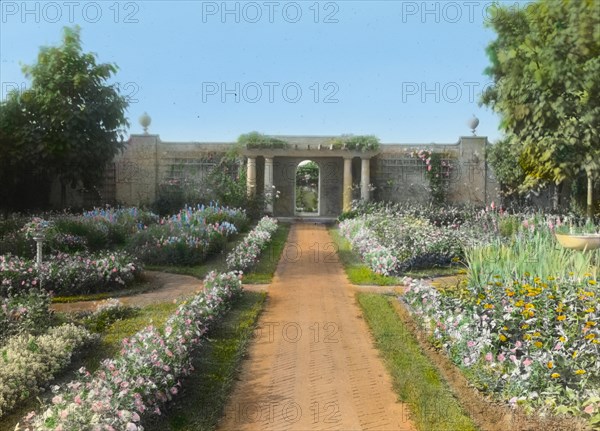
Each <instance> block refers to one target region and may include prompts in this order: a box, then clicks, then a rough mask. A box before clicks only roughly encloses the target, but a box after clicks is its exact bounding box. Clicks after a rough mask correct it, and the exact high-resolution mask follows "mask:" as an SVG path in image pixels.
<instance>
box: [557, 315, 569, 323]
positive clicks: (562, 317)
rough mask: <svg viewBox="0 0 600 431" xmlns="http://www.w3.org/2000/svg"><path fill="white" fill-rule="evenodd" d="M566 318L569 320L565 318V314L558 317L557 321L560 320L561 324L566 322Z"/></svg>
mask: <svg viewBox="0 0 600 431" xmlns="http://www.w3.org/2000/svg"><path fill="white" fill-rule="evenodd" d="M566 318H567V316H565V315H564V314H561V315H560V316H558V317H557V318H556V320H559V321H561V322H562V321H563V320H565V319H566Z"/></svg>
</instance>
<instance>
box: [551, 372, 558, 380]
mask: <svg viewBox="0 0 600 431" xmlns="http://www.w3.org/2000/svg"><path fill="white" fill-rule="evenodd" d="M550 377H552V378H553V379H558V378H559V377H560V374H558V373H552V374H551V375H550Z"/></svg>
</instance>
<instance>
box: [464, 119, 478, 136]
mask: <svg viewBox="0 0 600 431" xmlns="http://www.w3.org/2000/svg"><path fill="white" fill-rule="evenodd" d="M467 124H468V125H469V128H470V129H471V132H473V136H476V134H475V129H476V128H477V126H479V118H477V117H476V116H475V114H473V117H472V118H471V119H470V120H469V122H468V123H467Z"/></svg>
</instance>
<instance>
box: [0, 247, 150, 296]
mask: <svg viewBox="0 0 600 431" xmlns="http://www.w3.org/2000/svg"><path fill="white" fill-rule="evenodd" d="M140 272H141V267H140V266H138V265H137V263H135V260H134V259H133V258H132V257H131V256H130V255H128V254H127V253H124V252H114V253H111V252H105V253H99V254H95V255H88V254H74V255H68V254H64V253H60V254H57V255H54V256H49V257H47V260H46V261H45V262H43V263H42V264H41V266H39V267H38V266H37V265H36V264H35V262H34V261H32V260H27V259H21V258H19V257H14V256H10V255H9V256H0V281H1V283H0V296H1V297H7V296H10V295H15V294H21V293H23V292H25V291H28V290H30V289H37V288H39V287H40V284H41V286H42V287H43V289H44V290H46V291H52V292H54V293H55V294H61V295H66V294H85V293H91V292H99V291H103V292H106V291H110V290H115V289H119V288H123V286H126V285H127V284H129V283H131V282H133V281H134V279H135V278H136V276H138V275H139V274H140Z"/></svg>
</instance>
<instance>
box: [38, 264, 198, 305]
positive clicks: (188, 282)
mask: <svg viewBox="0 0 600 431" xmlns="http://www.w3.org/2000/svg"><path fill="white" fill-rule="evenodd" d="M145 275H146V276H147V277H148V278H149V279H150V280H151V282H152V283H155V284H158V285H160V286H162V287H159V288H158V289H155V290H152V291H150V292H146V293H139V294H136V295H131V296H122V297H119V298H118V299H119V301H121V302H122V303H123V304H125V305H130V306H138V307H144V306H146V305H150V304H158V303H161V302H171V301H173V300H174V299H179V298H181V297H184V296H188V295H192V294H194V293H195V292H197V291H200V290H202V281H200V280H198V279H197V278H194V277H191V276H189V275H180V274H168V273H166V272H157V271H145ZM101 302H103V300H99V301H81V302H70V303H64V304H52V305H51V306H50V309H51V310H54V311H57V312H72V311H88V310H95V309H96V307H97V306H98V304H100V303H101Z"/></svg>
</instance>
